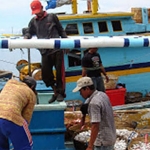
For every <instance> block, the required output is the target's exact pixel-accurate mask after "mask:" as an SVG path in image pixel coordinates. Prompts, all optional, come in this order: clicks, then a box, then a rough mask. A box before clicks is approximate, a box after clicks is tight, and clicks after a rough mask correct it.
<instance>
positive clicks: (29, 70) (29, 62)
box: [28, 48, 31, 76]
mask: <svg viewBox="0 0 150 150" xmlns="http://www.w3.org/2000/svg"><path fill="white" fill-rule="evenodd" d="M28 72H29V76H31V57H30V48H28Z"/></svg>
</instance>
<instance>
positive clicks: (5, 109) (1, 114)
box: [0, 79, 36, 126]
mask: <svg viewBox="0 0 150 150" xmlns="http://www.w3.org/2000/svg"><path fill="white" fill-rule="evenodd" d="M35 102H36V95H35V94H34V92H33V91H32V90H31V89H30V88H29V87H28V86H27V85H26V84H25V83H23V82H19V81H17V80H14V79H10V80H9V81H8V82H7V83H6V85H5V86H4V88H3V90H2V91H1V93H0V118H3V119H6V120H9V121H12V122H13V123H15V124H17V125H19V126H22V125H23V123H24V120H26V121H27V123H28V124H29V123H30V120H31V117H32V113H33V110H34V105H35Z"/></svg>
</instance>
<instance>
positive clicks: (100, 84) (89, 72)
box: [82, 48, 109, 92]
mask: <svg viewBox="0 0 150 150" xmlns="http://www.w3.org/2000/svg"><path fill="white" fill-rule="evenodd" d="M97 50H98V48H89V49H88V52H87V53H86V54H85V55H84V57H83V58H82V77H84V76H88V77H90V78H92V80H93V83H94V85H95V88H96V89H97V90H98V91H103V92H105V86H104V81H103V77H102V75H101V73H102V74H103V75H104V76H105V78H106V82H109V77H108V76H107V74H106V71H105V68H104V66H103V64H102V60H101V57H100V55H99V53H97Z"/></svg>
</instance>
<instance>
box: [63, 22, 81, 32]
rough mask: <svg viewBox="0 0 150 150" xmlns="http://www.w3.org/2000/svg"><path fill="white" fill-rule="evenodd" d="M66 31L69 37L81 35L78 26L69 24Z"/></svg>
mask: <svg viewBox="0 0 150 150" xmlns="http://www.w3.org/2000/svg"><path fill="white" fill-rule="evenodd" d="M65 31H66V34H67V35H74V34H79V31H78V26H77V24H67V26H66V29H65Z"/></svg>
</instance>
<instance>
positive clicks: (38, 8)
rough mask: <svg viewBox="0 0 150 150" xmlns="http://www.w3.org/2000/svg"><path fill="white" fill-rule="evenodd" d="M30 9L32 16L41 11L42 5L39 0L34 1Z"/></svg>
mask: <svg viewBox="0 0 150 150" xmlns="http://www.w3.org/2000/svg"><path fill="white" fill-rule="evenodd" d="M30 7H31V9H32V14H37V13H39V12H40V11H41V7H42V4H41V2H40V1H39V0H34V1H33V2H32V3H31V4H30Z"/></svg>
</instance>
